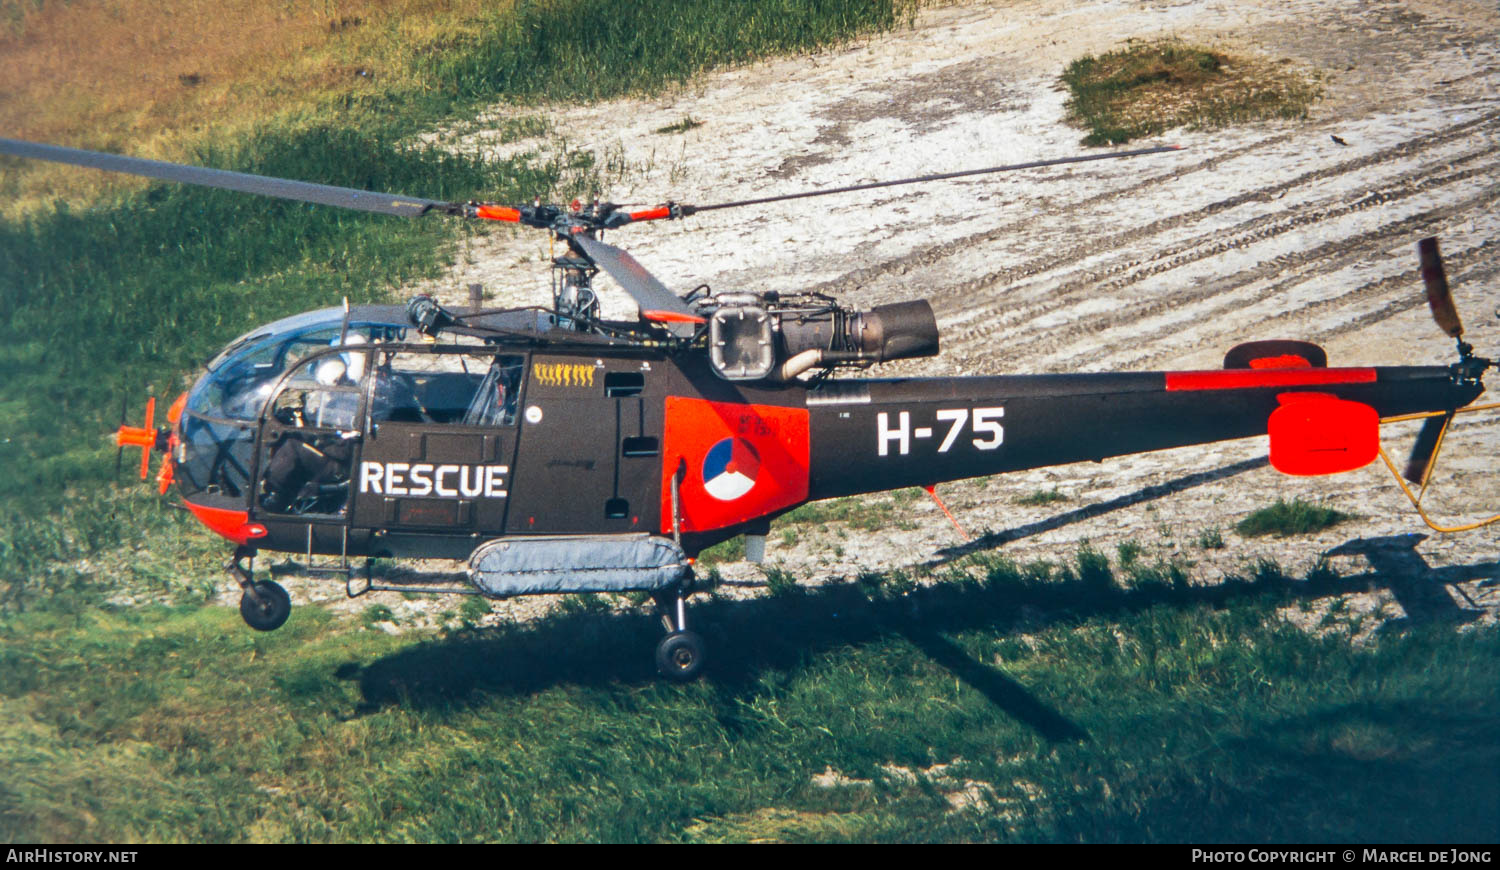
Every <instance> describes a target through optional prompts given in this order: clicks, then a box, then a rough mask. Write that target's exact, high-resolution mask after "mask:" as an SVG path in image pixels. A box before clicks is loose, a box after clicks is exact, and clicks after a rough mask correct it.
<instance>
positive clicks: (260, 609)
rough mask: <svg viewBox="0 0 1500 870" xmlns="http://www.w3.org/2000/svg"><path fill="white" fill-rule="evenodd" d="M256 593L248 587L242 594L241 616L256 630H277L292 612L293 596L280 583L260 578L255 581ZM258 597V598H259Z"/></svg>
mask: <svg viewBox="0 0 1500 870" xmlns="http://www.w3.org/2000/svg"><path fill="white" fill-rule="evenodd" d="M253 592H254V594H251V593H252V590H251V589H246V590H245V593H244V594H243V595H241V596H240V617H241V618H243V619H244V620H245V624H246V625H248V626H250V627H251V628H253V629H255V630H256V631H275V630H276V629H278V628H280V627H281V626H282V623H284V622H286V618H287V617H288V616H291V614H292V597H291V596H290V595H288V594H286V590H285V589H282V588H281V584H280V583H275V582H272V581H270V580H260V581H258V582H256V583H255V585H254V589H253ZM257 599H258V600H257Z"/></svg>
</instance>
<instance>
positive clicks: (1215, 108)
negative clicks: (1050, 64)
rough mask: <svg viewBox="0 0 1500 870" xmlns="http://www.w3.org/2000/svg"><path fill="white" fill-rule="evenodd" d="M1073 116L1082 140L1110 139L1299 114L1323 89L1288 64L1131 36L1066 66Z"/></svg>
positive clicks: (1106, 142) (1064, 79) (1064, 78)
mask: <svg viewBox="0 0 1500 870" xmlns="http://www.w3.org/2000/svg"><path fill="white" fill-rule="evenodd" d="M1062 83H1063V85H1064V86H1066V87H1067V89H1068V92H1069V94H1071V96H1070V98H1069V100H1068V105H1067V109H1068V115H1069V119H1070V120H1071V121H1073V123H1075V124H1077V125H1078V126H1081V127H1084V128H1085V129H1087V130H1088V131H1089V133H1088V135H1087V136H1085V137H1084V140H1083V143H1084V144H1085V145H1112V144H1119V143H1122V142H1127V141H1129V140H1131V139H1137V138H1140V137H1142V136H1149V135H1152V134H1155V133H1160V132H1163V131H1165V130H1169V129H1171V128H1173V127H1188V128H1191V129H1200V128H1209V129H1211V128H1216V127H1224V126H1228V125H1230V124H1235V123H1242V122H1245V121H1254V120H1262V119H1267V118H1284V119H1298V118H1305V117H1306V116H1307V111H1308V107H1309V106H1311V104H1312V103H1313V101H1314V100H1316V99H1317V97H1318V95H1319V93H1320V89H1319V87H1318V85H1317V84H1316V82H1315V80H1314V79H1313V78H1311V77H1310V76H1308V75H1307V74H1305V73H1303V72H1302V71H1300V70H1297V69H1295V68H1294V67H1292V66H1291V65H1289V63H1279V64H1278V63H1270V62H1267V61H1264V60H1260V59H1256V58H1251V57H1246V56H1236V55H1230V54H1228V53H1225V52H1222V51H1219V50H1216V49H1211V48H1207V47H1204V46H1198V45H1190V44H1186V43H1183V42H1180V41H1178V40H1173V39H1166V40H1156V41H1139V40H1132V41H1130V42H1127V43H1126V44H1125V46H1124V47H1123V48H1120V49H1117V50H1115V51H1111V52H1108V53H1105V54H1102V55H1098V56H1094V55H1088V56H1085V57H1082V58H1079V59H1078V60H1075V61H1073V62H1072V63H1071V64H1069V65H1068V68H1067V69H1066V70H1064V71H1063V74H1062Z"/></svg>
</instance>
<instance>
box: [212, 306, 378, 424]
mask: <svg viewBox="0 0 1500 870" xmlns="http://www.w3.org/2000/svg"><path fill="white" fill-rule="evenodd" d="M343 321H344V312H343V310H342V309H339V308H325V309H323V310H322V311H313V312H308V313H305V314H299V315H296V316H295V317H288V318H286V319H284V320H278V321H277V322H275V323H272V324H270V325H269V326H265V327H261V328H260V329H258V330H255V331H253V332H250V333H246V334H245V335H243V336H241V337H240V338H238V339H236V340H235V341H234V342H232V343H231V344H230V345H229V347H228V348H226V349H225V350H224V351H223V352H222V353H220V354H219V355H218V356H217V357H215V358H214V359H213V360H212V361H211V362H209V364H208V374H206V375H204V376H203V377H202V378H201V379H200V380H199V381H198V383H197V384H196V385H195V386H194V387H193V389H192V392H191V393H189V395H188V402H187V410H188V411H190V412H193V413H196V414H201V415H203V416H205V417H217V418H227V419H231V420H254V419H255V418H257V417H258V416H260V412H261V410H262V409H263V408H264V407H265V404H266V399H267V398H269V397H270V393H271V389H272V388H273V387H274V386H275V385H276V381H277V379H278V378H280V377H281V375H282V374H283V373H285V372H286V371H287V369H289V368H291V367H292V366H294V365H296V364H297V362H298V361H299V360H301V359H303V358H304V357H306V356H307V355H308V354H310V353H313V352H314V351H318V350H323V349H325V348H327V347H328V346H329V345H330V344H333V343H337V342H338V340H339V337H340V335H341V333H342V330H343V325H344V324H343ZM405 334H406V328H405V326H404V325H402V324H397V323H372V322H369V321H367V320H366V321H361V320H351V321H350V323H349V335H348V336H347V338H346V340H347V341H348V342H349V343H351V344H352V343H370V342H375V341H400V340H402V339H403V338H404V337H405Z"/></svg>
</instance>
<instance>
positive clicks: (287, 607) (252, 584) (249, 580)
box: [227, 547, 292, 631]
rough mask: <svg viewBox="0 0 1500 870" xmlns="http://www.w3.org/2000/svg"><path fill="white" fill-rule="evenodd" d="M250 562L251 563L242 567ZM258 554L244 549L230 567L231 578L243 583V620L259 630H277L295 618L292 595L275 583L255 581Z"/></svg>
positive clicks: (241, 596) (241, 548) (237, 551)
mask: <svg viewBox="0 0 1500 870" xmlns="http://www.w3.org/2000/svg"><path fill="white" fill-rule="evenodd" d="M246 559H249V560H250V564H249V565H245V564H242V562H244V560H246ZM254 565H255V551H254V550H251V549H250V548H248V547H240V548H239V549H237V550H235V551H234V559H233V560H232V561H231V562H230V563H229V565H228V566H227V568H228V571H229V576H231V577H233V578H234V579H235V581H236V582H238V583H239V584H240V589H241V590H242V591H241V593H240V618H241V619H243V620H245V624H246V625H248V626H250V627H251V628H253V629H255V630H256V631H275V630H276V629H278V628H280V627H281V626H282V625H283V624H285V623H286V618H287V617H288V616H291V615H292V596H290V595H288V594H287V593H286V590H285V589H283V588H281V584H280V583H277V582H275V581H274V580H255V579H254V570H255V568H254Z"/></svg>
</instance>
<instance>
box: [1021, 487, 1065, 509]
mask: <svg viewBox="0 0 1500 870" xmlns="http://www.w3.org/2000/svg"><path fill="white" fill-rule="evenodd" d="M1067 500H1068V497H1067V496H1066V495H1064V494H1063V493H1061V492H1058V491H1057V490H1056V489H1038V490H1035V491H1033V492H1029V493H1027V494H1026V495H1021V496H1016V498H1015V499H1013V501H1014V502H1015V503H1016V504H1019V505H1025V506H1026V507H1046V506H1047V505H1049V504H1056V503H1057V502H1060V501H1067Z"/></svg>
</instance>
